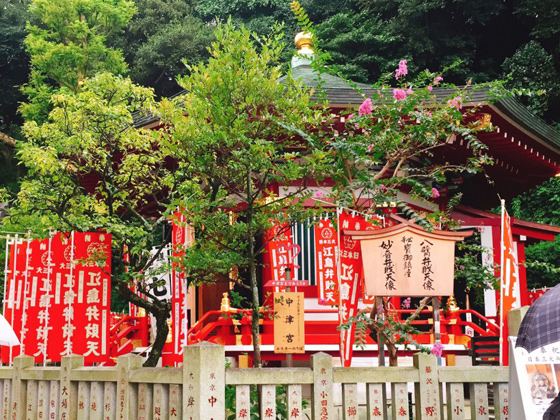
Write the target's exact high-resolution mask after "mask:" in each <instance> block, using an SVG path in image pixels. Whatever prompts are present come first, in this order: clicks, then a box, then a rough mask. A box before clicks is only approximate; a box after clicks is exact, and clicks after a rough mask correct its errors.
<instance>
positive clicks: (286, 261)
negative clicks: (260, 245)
mask: <svg viewBox="0 0 560 420" xmlns="http://www.w3.org/2000/svg"><path fill="white" fill-rule="evenodd" d="M264 241H265V242H266V245H265V252H264V253H263V265H264V269H263V283H264V284H267V283H268V282H269V281H270V280H272V281H275V282H277V281H283V280H286V267H290V268H291V270H292V277H291V279H292V280H295V279H294V277H293V273H294V251H293V250H294V248H299V247H298V246H297V245H294V244H293V241H292V231H291V229H290V227H289V225H288V224H282V225H280V224H276V225H274V226H273V227H271V228H270V229H269V230H268V232H267V234H266V235H264ZM296 252H297V249H296ZM275 289H276V291H277V292H279V291H281V290H280V289H281V288H279V287H276V288H275Z"/></svg>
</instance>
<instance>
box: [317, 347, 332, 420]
mask: <svg viewBox="0 0 560 420" xmlns="http://www.w3.org/2000/svg"><path fill="white" fill-rule="evenodd" d="M311 365H312V367H313V405H312V409H313V410H312V418H313V420H335V419H336V414H335V411H334V405H333V366H332V357H331V356H329V355H328V354H327V353H323V352H320V353H315V354H314V355H313V356H311Z"/></svg>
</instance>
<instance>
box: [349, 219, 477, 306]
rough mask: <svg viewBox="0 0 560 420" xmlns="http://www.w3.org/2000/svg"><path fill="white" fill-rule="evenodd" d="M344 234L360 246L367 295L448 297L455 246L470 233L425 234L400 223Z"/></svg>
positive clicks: (411, 225)
mask: <svg viewBox="0 0 560 420" xmlns="http://www.w3.org/2000/svg"><path fill="white" fill-rule="evenodd" d="M343 233H344V235H348V236H350V237H352V239H354V240H359V241H360V243H361V246H362V261H363V266H364V285H365V292H366V293H367V294H368V295H375V296H449V295H452V294H453V272H454V258H455V242H457V241H462V240H463V239H464V238H465V237H467V236H470V235H471V233H472V232H470V231H469V232H447V231H441V230H435V229H434V230H432V231H430V232H428V231H426V230H424V229H422V228H421V227H420V226H417V225H414V224H412V223H403V224H400V225H395V226H391V227H389V228H385V229H378V230H373V231H347V230H345V231H343Z"/></svg>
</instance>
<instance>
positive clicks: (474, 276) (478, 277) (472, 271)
mask: <svg viewBox="0 0 560 420" xmlns="http://www.w3.org/2000/svg"><path fill="white" fill-rule="evenodd" d="M479 243H480V238H479V236H478V235H476V236H475V237H474V238H472V237H471V238H469V241H468V242H467V241H465V242H460V243H459V244H458V245H457V247H458V253H457V256H456V257H455V281H457V280H459V279H462V280H464V284H465V288H466V291H467V292H471V291H472V292H474V301H475V302H476V303H483V302H484V291H485V290H488V289H494V290H499V288H500V279H499V278H498V277H496V275H495V270H496V269H497V268H498V267H495V266H494V265H493V264H492V265H490V266H487V265H483V264H482V261H481V258H483V256H484V255H490V256H491V255H492V254H491V253H490V250H488V249H487V248H485V247H483V246H480V245H478V244H479Z"/></svg>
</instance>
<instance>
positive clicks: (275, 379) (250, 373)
mask: <svg viewBox="0 0 560 420" xmlns="http://www.w3.org/2000/svg"><path fill="white" fill-rule="evenodd" d="M312 383H313V370H312V369H310V368H260V369H227V370H226V384H227V385H280V384H298V385H303V384H312Z"/></svg>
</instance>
